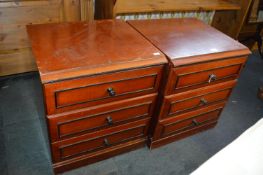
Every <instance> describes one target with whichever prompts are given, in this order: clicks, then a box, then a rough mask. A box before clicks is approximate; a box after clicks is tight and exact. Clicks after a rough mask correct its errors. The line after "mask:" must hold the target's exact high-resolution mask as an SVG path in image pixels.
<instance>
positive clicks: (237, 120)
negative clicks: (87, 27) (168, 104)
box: [0, 54, 263, 175]
mask: <svg viewBox="0 0 263 175" xmlns="http://www.w3.org/2000/svg"><path fill="white" fill-rule="evenodd" d="M260 85H263V60H261V59H260V57H259V56H258V55H257V54H254V55H252V56H250V58H249V62H248V64H247V66H246V68H245V70H244V71H243V73H242V75H241V78H240V80H239V82H238V86H237V87H236V88H235V90H234V92H233V94H232V96H231V98H230V100H229V102H228V104H227V107H226V108H225V109H224V111H223V113H222V116H221V119H220V123H219V124H218V125H217V126H216V127H215V128H214V129H212V130H209V131H206V132H203V133H200V134H197V135H194V136H192V137H189V138H186V139H183V140H180V141H177V142H175V143H172V144H169V145H166V146H164V147H161V148H159V149H156V150H152V151H150V150H148V149H147V148H142V149H139V150H136V151H132V152H129V153H126V154H123V155H120V156H116V157H113V158H111V159H108V160H105V161H102V162H98V163H96V164H92V165H89V166H85V167H82V168H79V169H76V170H73V171H69V172H66V173H64V174H67V175H75V174H88V175H140V174H142V175H148V174H149V175H157V174H158V175H177V174H178V175H184V174H189V173H190V172H192V171H193V170H195V169H196V168H197V167H198V166H200V165H201V164H202V163H203V162H204V161H206V160H207V159H209V158H210V157H211V156H212V155H214V154H215V153H216V152H217V151H219V150H220V149H222V148H223V147H224V146H226V145H227V144H229V143H230V142H231V141H233V140H234V139H235V138H236V137H238V136H239V135H240V134H241V133H242V132H243V131H245V130H246V129H247V128H249V127H250V126H252V125H253V124H254V123H255V122H256V121H258V120H259V119H260V118H262V117H263V102H262V101H260V100H259V99H257V97H256V94H257V88H258V87H259V86H260ZM41 93H42V92H41V86H40V81H39V76H38V74H37V73H28V74H23V75H19V76H11V77H2V78H1V79H0V102H1V105H0V135H1V136H0V139H1V140H0V161H1V162H0V174H2V175H6V174H8V175H31V174H32V175H42V174H43V175H49V174H52V169H51V163H50V157H49V148H48V145H47V142H46V131H45V130H46V129H45V127H44V125H43V122H44V109H43V102H42V97H41Z"/></svg>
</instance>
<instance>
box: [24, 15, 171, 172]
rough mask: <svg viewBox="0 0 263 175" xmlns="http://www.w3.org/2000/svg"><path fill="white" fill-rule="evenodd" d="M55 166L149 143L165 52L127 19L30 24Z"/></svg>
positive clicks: (57, 169)
mask: <svg viewBox="0 0 263 175" xmlns="http://www.w3.org/2000/svg"><path fill="white" fill-rule="evenodd" d="M27 30H28V34H29V37H30V39H31V44H32V48H33V53H34V55H35V59H36V63H37V66H38V70H39V73H40V78H41V82H42V86H43V94H44V98H45V104H46V106H45V107H46V114H47V116H46V121H47V123H48V129H49V140H50V148H51V153H52V162H53V168H54V171H55V172H56V173H59V172H63V171H66V170H70V169H73V168H76V167H80V166H83V165H86V164H90V163H93V162H96V161H100V160H103V159H106V158H109V157H111V156H114V155H117V154H120V153H123V152H126V151H130V150H133V149H136V148H138V147H141V146H143V145H144V144H145V142H146V140H147V136H148V128H149V124H150V122H151V120H152V115H153V112H154V110H155V104H156V98H157V96H158V92H159V87H160V82H161V79H162V74H163V72H164V67H165V66H166V65H167V59H166V58H165V56H164V55H163V54H162V53H161V52H160V51H159V50H158V49H157V48H155V47H154V46H153V45H152V44H151V43H150V42H149V41H147V40H146V39H145V38H144V37H143V36H141V35H140V34H138V32H137V31H136V30H134V29H133V28H132V27H131V26H129V25H128V24H127V23H125V22H122V21H113V20H106V21H95V22H75V23H60V24H41V25H31V26H28V28H27Z"/></svg>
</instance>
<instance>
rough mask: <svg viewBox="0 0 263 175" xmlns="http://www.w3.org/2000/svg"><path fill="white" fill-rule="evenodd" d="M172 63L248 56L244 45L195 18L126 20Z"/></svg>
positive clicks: (189, 62) (179, 63) (248, 52)
mask: <svg viewBox="0 0 263 175" xmlns="http://www.w3.org/2000/svg"><path fill="white" fill-rule="evenodd" d="M128 23H129V24H130V25H132V26H133V27H134V28H135V29H136V30H138V31H139V32H140V33H142V35H144V36H145V37H146V38H147V39H149V40H150V41H151V42H152V43H153V44H154V45H155V46H156V47H157V48H159V49H160V50H161V51H162V52H163V53H164V54H166V56H167V57H169V59H170V60H171V62H172V63H173V64H174V66H179V65H184V64H191V63H195V62H202V61H209V60H213V59H221V58H225V57H233V56H241V55H248V54H250V51H249V49H248V48H247V47H245V46H244V45H242V44H240V43H239V42H237V41H235V40H234V39H232V38H230V37H228V36H227V35H225V34H223V33H221V32H220V31H218V30H216V29H214V28H213V27H211V26H209V25H207V24H205V23H203V22H202V21H200V20H197V19H194V18H182V19H156V20H134V21H128Z"/></svg>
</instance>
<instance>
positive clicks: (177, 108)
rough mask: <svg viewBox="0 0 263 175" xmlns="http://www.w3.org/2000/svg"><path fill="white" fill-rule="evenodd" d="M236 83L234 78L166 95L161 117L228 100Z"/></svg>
mask: <svg viewBox="0 0 263 175" xmlns="http://www.w3.org/2000/svg"><path fill="white" fill-rule="evenodd" d="M235 84H236V80H232V81H227V82H224V83H220V84H215V85H211V86H207V87H203V88H199V89H196V90H191V91H187V92H182V93H178V94H174V95H170V96H166V97H165V98H164V102H163V104H162V107H161V113H160V119H164V118H167V117H171V116H174V115H178V114H181V113H183V112H188V111H191V110H196V109H199V108H202V107H205V106H209V105H211V104H215V103H217V102H222V101H226V100H227V99H228V97H229V96H230V94H231V91H232V88H233V87H234V86H235Z"/></svg>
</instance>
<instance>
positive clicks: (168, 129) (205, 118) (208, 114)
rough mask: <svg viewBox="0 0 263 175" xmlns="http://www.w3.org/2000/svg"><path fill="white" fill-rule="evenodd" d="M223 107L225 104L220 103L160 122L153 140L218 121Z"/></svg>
mask: <svg viewBox="0 0 263 175" xmlns="http://www.w3.org/2000/svg"><path fill="white" fill-rule="evenodd" d="M224 105H225V103H224V102H221V103H218V104H215V105H211V106H208V107H206V108H201V109H199V110H195V111H192V112H188V113H184V114H181V115H177V116H174V117H172V118H168V119H164V120H161V121H160V122H159V124H158V126H157V128H156V131H155V134H154V139H158V138H162V137H167V136H169V135H172V134H176V133H180V132H183V131H186V130H188V129H193V128H195V127H199V126H201V125H203V124H206V123H209V122H215V121H217V120H218V118H219V115H220V113H221V111H222V109H223V107H224Z"/></svg>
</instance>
